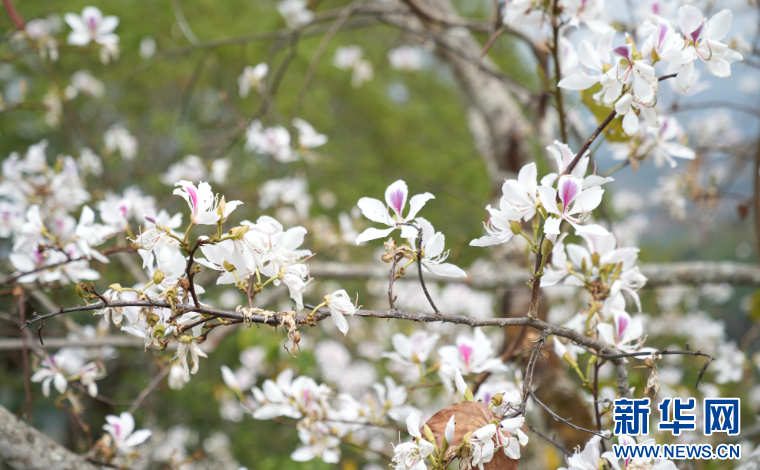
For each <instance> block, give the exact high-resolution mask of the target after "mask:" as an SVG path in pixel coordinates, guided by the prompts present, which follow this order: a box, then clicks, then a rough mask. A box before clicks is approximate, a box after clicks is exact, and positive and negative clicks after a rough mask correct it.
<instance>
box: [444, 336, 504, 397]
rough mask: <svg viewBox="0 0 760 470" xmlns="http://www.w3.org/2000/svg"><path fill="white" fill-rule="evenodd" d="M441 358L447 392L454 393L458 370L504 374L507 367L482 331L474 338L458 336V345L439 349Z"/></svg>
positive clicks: (466, 372) (465, 373)
mask: <svg viewBox="0 0 760 470" xmlns="http://www.w3.org/2000/svg"><path fill="white" fill-rule="evenodd" d="M438 355H439V356H441V367H440V369H439V370H438V374H439V375H440V376H441V379H442V381H443V384H444V386H445V387H446V389H447V390H449V391H453V388H452V383H453V381H454V377H455V374H456V370H457V369H458V370H460V371H461V373H462V374H464V375H469V374H471V373H475V374H479V373H481V372H485V371H489V372H503V371H506V370H507V366H506V365H505V364H504V362H502V361H501V360H500V359H499V358H498V357H494V356H493V355H494V351H493V345H492V344H491V340H490V339H488V337H487V336H486V335H485V333H483V332H482V331H481V330H480V329H476V330H475V333H474V336H473V337H471V338H470V337H467V336H461V335H460V336H458V337H457V340H456V345H447V346H443V347H441V348H440V349H438Z"/></svg>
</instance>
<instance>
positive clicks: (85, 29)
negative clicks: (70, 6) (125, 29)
mask: <svg viewBox="0 0 760 470" xmlns="http://www.w3.org/2000/svg"><path fill="white" fill-rule="evenodd" d="M63 19H64V21H66V23H68V25H69V26H70V27H71V29H72V31H71V33H69V37H68V39H67V41H68V43H69V44H71V45H73V46H86V45H87V44H89V43H90V41H94V42H96V43H98V44H101V45H104V46H107V45H116V44H118V43H119V36H117V35H116V34H114V32H113V31H114V30H115V29H116V27H117V26H119V18H117V17H115V16H106V17H103V13H101V11H100V9H98V8H97V7H85V8H84V10H82V15H81V16H80V15H77V14H75V13H66V14H65V15H64V16H63Z"/></svg>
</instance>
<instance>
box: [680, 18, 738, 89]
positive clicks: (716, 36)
mask: <svg viewBox="0 0 760 470" xmlns="http://www.w3.org/2000/svg"><path fill="white" fill-rule="evenodd" d="M731 16H732V14H731V10H728V9H726V10H721V11H719V12H718V13H716V14H715V15H713V17H712V18H710V21H707V18H705V17H704V16H703V15H702V12H701V11H700V10H699V9H698V8H696V7H694V6H691V5H683V6H681V7H680V8H679V9H678V25H679V26H680V27H681V32H682V33H683V34H684V35H685V36H686V39H687V41H688V42H689V47H688V48H687V49H689V50H690V51H692V54H694V55H695V56H696V57H699V58H700V59H701V60H702V61H703V62H704V63H705V66H706V67H707V70H708V71H709V72H710V73H711V74H713V75H715V76H716V77H720V78H727V77H730V76H731V63H732V62H736V61H738V60H743V59H744V58H743V57H742V55H741V54H740V53H738V52H736V51H735V50H733V49H729V48H728V46H727V45H726V44H724V43H722V42H720V41H721V40H722V39H723V38H724V37H726V34H727V33H728V30H729V29H730V28H731ZM696 57H695V58H696Z"/></svg>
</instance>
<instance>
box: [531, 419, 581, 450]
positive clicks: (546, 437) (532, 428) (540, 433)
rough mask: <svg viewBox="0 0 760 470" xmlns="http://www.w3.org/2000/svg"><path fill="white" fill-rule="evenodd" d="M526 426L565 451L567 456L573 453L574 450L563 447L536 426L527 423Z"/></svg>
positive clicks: (558, 448)
mask: <svg viewBox="0 0 760 470" xmlns="http://www.w3.org/2000/svg"><path fill="white" fill-rule="evenodd" d="M526 426H528V429H530V430H531V431H533V432H534V433H536V434H537V435H538V437H540V438H541V439H543V440H545V441H546V442H548V443H549V444H551V445H553V446H554V447H555V448H556V449H557V450H559V451H560V452H562V453H564V454H565V455H567V456H571V455H573V453H572V452H570V451H569V450H567V449H565V448H564V447H562V446H561V445H559V444H558V443H557V442H556V441H555V440H554V439H551V438H549V437H548V436H546V435H545V434H544V433H542V432H540V431H538V430H537V429H536V428H534V427H533V426H531V425H530V424H526Z"/></svg>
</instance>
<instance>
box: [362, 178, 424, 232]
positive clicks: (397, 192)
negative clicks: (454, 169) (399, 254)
mask: <svg viewBox="0 0 760 470" xmlns="http://www.w3.org/2000/svg"><path fill="white" fill-rule="evenodd" d="M408 195H409V190H408V189H407V187H406V183H405V182H404V181H402V180H398V181H396V182H395V183H393V184H391V185H390V186H388V188H387V189H386V190H385V202H386V203H387V205H385V204H383V203H382V202H381V201H379V200H378V199H374V198H370V197H363V198H361V199H359V202H358V203H357V205H358V206H359V209H361V210H362V214H364V217H366V218H368V219H369V220H371V221H373V222H377V223H380V224H385V225H388V226H390V227H391V228H388V229H376V228H374V227H372V228H368V229H367V230H365V231H364V232H362V233H361V234H360V235H359V236H358V237H357V238H356V244H357V245H358V244H360V243H363V242H366V241H369V240H375V239H377V238H382V237H386V236H388V235H390V233H391V232H392V231H394V230H395V229H396V228H398V227H401V237H402V238H416V237H417V229H415V228H414V227H410V226H408V225H399V224H402V223H406V222H408V221H411V220H413V219H414V218H415V217H417V212H419V211H420V209H422V207H423V206H424V205H425V203H426V202H427V201H429V200H430V199H435V196H433V195H432V194H430V193H423V194H417V195H416V196H413V197H412V199H411V200H410V201H409V212H408V213H407V215H406V217H404V216H403V215H402V212H403V210H404V208H405V207H406V198H407V196H408ZM389 207H390V208H391V209H393V212H394V214H395V215H390V214H389V213H388V208H389Z"/></svg>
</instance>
